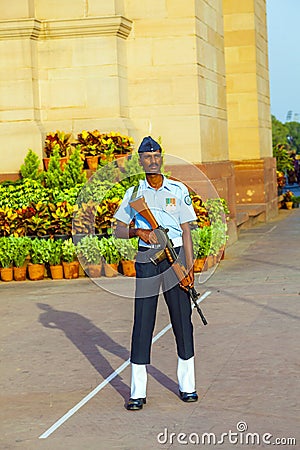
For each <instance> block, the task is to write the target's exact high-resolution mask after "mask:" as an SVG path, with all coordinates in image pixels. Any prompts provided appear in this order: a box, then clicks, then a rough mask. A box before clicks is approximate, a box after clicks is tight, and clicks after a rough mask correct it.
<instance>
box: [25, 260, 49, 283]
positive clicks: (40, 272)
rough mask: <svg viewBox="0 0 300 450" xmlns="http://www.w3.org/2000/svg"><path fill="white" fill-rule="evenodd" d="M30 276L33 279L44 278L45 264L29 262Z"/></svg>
mask: <svg viewBox="0 0 300 450" xmlns="http://www.w3.org/2000/svg"><path fill="white" fill-rule="evenodd" d="M28 276H29V279H30V280H32V281H37V280H43V279H44V276H45V264H32V263H29V264H28Z"/></svg>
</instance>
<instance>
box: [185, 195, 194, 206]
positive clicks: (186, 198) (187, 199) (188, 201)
mask: <svg viewBox="0 0 300 450" xmlns="http://www.w3.org/2000/svg"><path fill="white" fill-rule="evenodd" d="M184 203H186V204H187V205H188V206H190V205H191V204H192V199H191V197H190V196H189V195H186V196H185V197H184Z"/></svg>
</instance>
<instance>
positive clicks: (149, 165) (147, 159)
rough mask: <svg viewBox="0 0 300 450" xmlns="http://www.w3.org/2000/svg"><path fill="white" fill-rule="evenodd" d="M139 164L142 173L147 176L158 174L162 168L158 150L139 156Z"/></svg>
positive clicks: (160, 155)
mask: <svg viewBox="0 0 300 450" xmlns="http://www.w3.org/2000/svg"><path fill="white" fill-rule="evenodd" d="M140 164H141V166H142V167H143V169H144V171H145V172H146V173H149V174H155V173H160V169H161V166H162V154H161V152H160V151H159V150H157V151H156V152H145V153H141V155H140Z"/></svg>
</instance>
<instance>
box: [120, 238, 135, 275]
mask: <svg viewBox="0 0 300 450" xmlns="http://www.w3.org/2000/svg"><path fill="white" fill-rule="evenodd" d="M115 246H116V248H117V250H118V251H119V253H120V255H121V265H122V270H123V275H125V276H127V277H134V276H135V275H136V272H135V261H134V260H135V257H136V254H137V251H138V239H137V238H132V239H115Z"/></svg>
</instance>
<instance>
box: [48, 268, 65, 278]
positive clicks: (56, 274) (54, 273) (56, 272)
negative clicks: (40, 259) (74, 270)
mask: <svg viewBox="0 0 300 450" xmlns="http://www.w3.org/2000/svg"><path fill="white" fill-rule="evenodd" d="M50 272H51V277H52V279H53V280H61V279H62V278H63V277H64V270H63V266H62V264H56V265H54V266H51V265H50Z"/></svg>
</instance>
